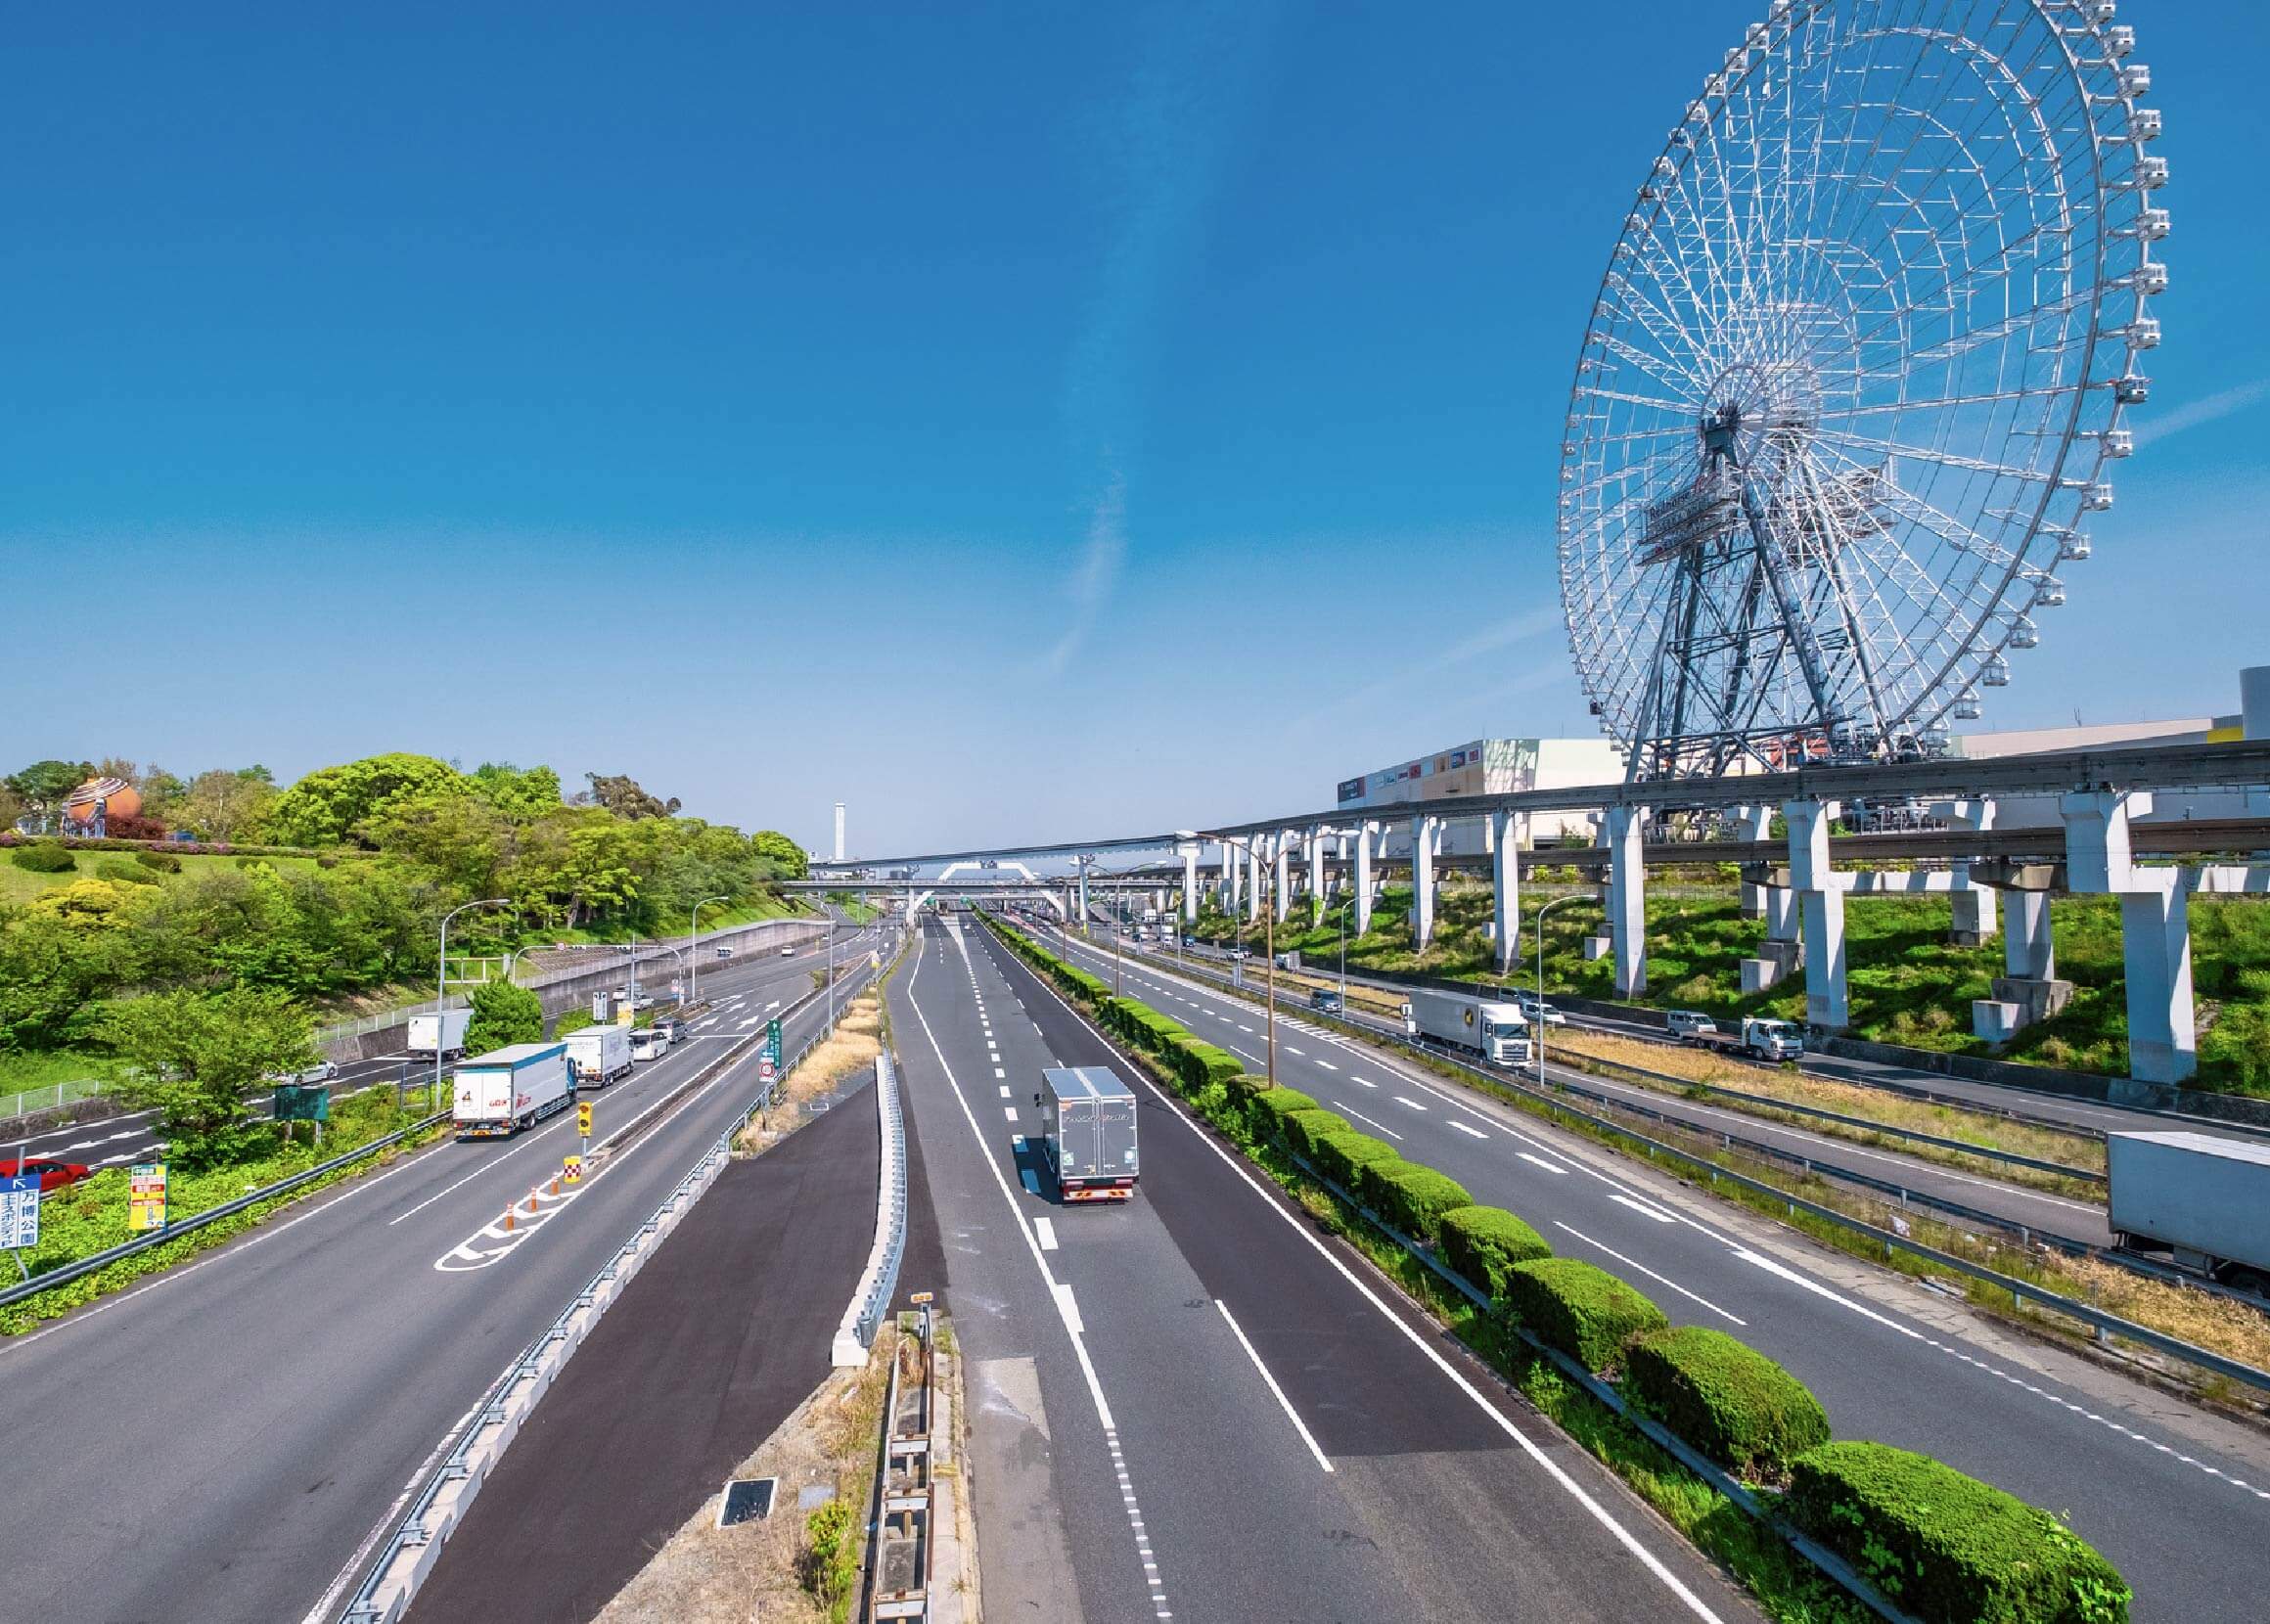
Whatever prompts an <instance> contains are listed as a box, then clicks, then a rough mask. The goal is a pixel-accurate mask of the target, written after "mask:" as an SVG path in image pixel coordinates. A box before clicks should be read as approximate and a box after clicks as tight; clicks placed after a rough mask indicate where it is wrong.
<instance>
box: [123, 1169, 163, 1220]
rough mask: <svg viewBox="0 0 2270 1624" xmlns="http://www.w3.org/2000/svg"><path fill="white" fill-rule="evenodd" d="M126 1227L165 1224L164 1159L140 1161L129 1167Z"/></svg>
mask: <svg viewBox="0 0 2270 1624" xmlns="http://www.w3.org/2000/svg"><path fill="white" fill-rule="evenodd" d="M126 1227H127V1228H128V1229H130V1230H161V1229H163V1228H164V1227H165V1163H163V1162H162V1161H138V1162H136V1163H135V1164H134V1165H133V1166H132V1167H129V1168H128V1169H127V1170H126Z"/></svg>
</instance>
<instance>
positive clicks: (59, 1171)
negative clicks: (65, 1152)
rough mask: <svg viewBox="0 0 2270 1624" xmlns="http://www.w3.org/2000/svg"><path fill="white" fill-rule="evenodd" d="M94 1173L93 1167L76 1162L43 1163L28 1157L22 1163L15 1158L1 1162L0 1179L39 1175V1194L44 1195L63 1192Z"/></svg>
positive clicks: (38, 1159) (35, 1157)
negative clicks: (58, 1191)
mask: <svg viewBox="0 0 2270 1624" xmlns="http://www.w3.org/2000/svg"><path fill="white" fill-rule="evenodd" d="M93 1172H94V1169H93V1168H92V1167H87V1166H84V1165H82V1164H80V1163H78V1162H75V1161H42V1160H41V1159H40V1158H39V1157H37V1156H31V1157H28V1158H27V1159H25V1160H24V1161H23V1162H22V1163H19V1162H17V1161H16V1159H15V1158H14V1157H10V1158H9V1159H8V1160H6V1161H0V1179H13V1178H15V1177H17V1176H18V1175H19V1174H20V1173H22V1174H31V1173H36V1174H38V1175H39V1193H40V1194H41V1195H46V1194H47V1193H48V1192H49V1191H51V1190H61V1189H62V1188H63V1187H64V1186H65V1185H67V1184H76V1183H78V1182H79V1180H81V1179H83V1178H86V1177H87V1176H88V1175H89V1174H91V1173H93Z"/></svg>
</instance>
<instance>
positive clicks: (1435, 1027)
mask: <svg viewBox="0 0 2270 1624" xmlns="http://www.w3.org/2000/svg"><path fill="white" fill-rule="evenodd" d="M1403 1031H1404V1033H1405V1034H1406V1035H1407V1036H1410V1037H1415V1038H1432V1039H1433V1040H1434V1041H1435V1042H1437V1043H1446V1044H1449V1045H1450V1046H1451V1047H1452V1048H1454V1049H1465V1050H1471V1051H1472V1052H1473V1053H1475V1054H1477V1055H1479V1056H1480V1057H1481V1058H1482V1059H1483V1060H1488V1061H1489V1062H1491V1063H1492V1064H1493V1065H1527V1064H1528V1063H1529V1022H1528V1019H1527V1018H1526V1017H1525V1016H1524V1015H1522V1014H1521V1006H1520V1005H1518V1004H1506V1003H1499V1002H1497V1001H1496V1000H1494V999H1487V998H1476V997H1475V996H1473V995H1471V994H1468V993H1462V992H1428V991H1425V990H1423V989H1421V988H1416V987H1415V988H1413V989H1412V991H1411V997H1410V1001H1409V1002H1408V1003H1406V1004H1405V1005H1404V1006H1403Z"/></svg>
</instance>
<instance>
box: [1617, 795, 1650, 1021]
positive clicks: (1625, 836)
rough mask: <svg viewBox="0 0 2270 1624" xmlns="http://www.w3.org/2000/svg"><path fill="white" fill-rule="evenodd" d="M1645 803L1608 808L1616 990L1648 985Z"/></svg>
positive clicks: (1632, 992)
mask: <svg viewBox="0 0 2270 1624" xmlns="http://www.w3.org/2000/svg"><path fill="white" fill-rule="evenodd" d="M1647 824H1648V817H1647V808H1646V807H1644V806H1612V807H1610V808H1609V809H1608V938H1609V943H1610V946H1611V948H1612V951H1613V952H1614V954H1615V996H1616V997H1618V998H1637V997H1639V996H1640V995H1641V994H1642V993H1644V992H1646V991H1647V990H1648V880H1647V875H1648V866H1647V862H1646V854H1645V853H1644V851H1643V850H1642V849H1641V848H1642V843H1643V840H1644V838H1645V836H1646V834H1647Z"/></svg>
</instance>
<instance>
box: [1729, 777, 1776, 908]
mask: <svg viewBox="0 0 2270 1624" xmlns="http://www.w3.org/2000/svg"><path fill="white" fill-rule="evenodd" d="M1734 828H1735V833H1736V834H1737V835H1739V836H1740V837H1741V838H1743V839H1745V840H1748V841H1749V842H1751V843H1752V844H1755V843H1756V842H1757V841H1760V840H1763V839H1765V838H1767V837H1768V836H1769V835H1772V834H1773V808H1772V807H1770V806H1738V807H1736V808H1735V809H1734ZM1770 895H1772V887H1771V886H1767V885H1751V884H1748V882H1745V883H1744V885H1743V887H1742V917H1743V918H1744V919H1746V920H1761V919H1764V918H1765V915H1766V898H1767V897H1769V896H1770ZM1767 934H1768V935H1771V934H1772V932H1771V931H1770V930H1769V931H1768V932H1767Z"/></svg>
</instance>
